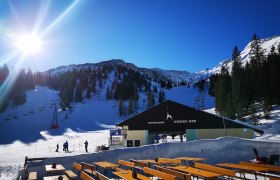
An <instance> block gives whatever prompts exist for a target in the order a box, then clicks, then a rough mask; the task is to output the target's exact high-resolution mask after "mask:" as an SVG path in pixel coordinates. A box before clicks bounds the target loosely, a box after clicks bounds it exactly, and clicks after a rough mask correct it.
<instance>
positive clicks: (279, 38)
mask: <svg viewBox="0 0 280 180" xmlns="http://www.w3.org/2000/svg"><path fill="white" fill-rule="evenodd" d="M279 44H280V35H275V36H271V37H268V38H263V39H260V45H261V47H262V48H263V49H264V55H268V53H269V51H270V49H271V47H272V46H275V47H277V46H278V45H279ZM250 45H251V41H250V42H249V43H248V44H247V45H246V46H245V48H244V49H243V50H242V51H241V52H240V56H241V62H242V65H243V66H245V64H246V63H247V62H250V55H249V53H250V50H251V48H250ZM232 63H233V60H232V59H231V58H227V59H224V60H222V61H220V62H219V63H218V64H217V65H216V66H215V67H213V68H212V69H205V70H201V71H198V72H189V71H182V70H165V69H160V68H143V67H138V66H136V65H134V64H133V63H129V62H125V61H124V60H122V59H111V60H106V61H100V62H97V63H84V64H70V65H66V66H59V67H56V68H52V69H49V70H47V71H45V73H47V74H50V75H56V74H59V73H63V72H67V71H73V70H79V69H81V68H83V69H84V68H92V69H95V68H98V67H99V66H104V65H113V66H118V65H121V66H125V67H127V68H129V69H132V70H134V71H138V72H140V73H141V74H144V75H146V76H147V77H148V78H150V79H154V80H158V81H161V80H167V81H172V82H173V83H182V82H184V83H190V84H195V83H196V82H198V81H199V80H201V79H207V78H209V77H210V76H211V75H213V74H218V73H220V71H221V68H222V67H223V66H224V67H226V68H227V69H228V70H229V72H230V71H231V68H232Z"/></svg>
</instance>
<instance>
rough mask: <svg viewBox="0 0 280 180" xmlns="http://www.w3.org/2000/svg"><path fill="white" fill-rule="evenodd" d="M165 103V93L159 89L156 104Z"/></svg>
mask: <svg viewBox="0 0 280 180" xmlns="http://www.w3.org/2000/svg"><path fill="white" fill-rule="evenodd" d="M164 101H165V92H164V91H163V90H162V89H161V90H160V91H159V93H158V103H160V104H161V103H163V102H164Z"/></svg>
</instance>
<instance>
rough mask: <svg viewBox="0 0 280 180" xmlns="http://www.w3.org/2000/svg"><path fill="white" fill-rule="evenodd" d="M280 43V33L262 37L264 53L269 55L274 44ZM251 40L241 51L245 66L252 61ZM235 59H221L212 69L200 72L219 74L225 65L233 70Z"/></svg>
mask: <svg viewBox="0 0 280 180" xmlns="http://www.w3.org/2000/svg"><path fill="white" fill-rule="evenodd" d="M278 44H280V35H278V36H273V37H271V38H266V39H261V40H260V45H261V47H262V48H263V49H264V55H268V53H269V52H270V49H271V47H272V46H274V47H275V48H276V47H277V46H278ZM250 45H251V42H249V43H248V44H247V46H246V47H245V48H244V49H243V50H242V51H241V52H240V56H241V62H242V65H243V66H245V65H246V63H247V62H250V56H249V52H250V50H251V47H250ZM232 65H233V61H232V60H230V58H229V59H226V60H223V61H221V62H220V63H219V64H218V65H217V66H215V67H214V68H212V69H208V70H203V71H200V72H199V73H198V74H201V75H205V76H207V75H208V76H209V75H211V74H218V73H220V72H221V68H222V67H223V66H225V67H226V68H227V69H228V70H229V71H231V69H232Z"/></svg>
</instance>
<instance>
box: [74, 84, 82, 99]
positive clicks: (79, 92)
mask: <svg viewBox="0 0 280 180" xmlns="http://www.w3.org/2000/svg"><path fill="white" fill-rule="evenodd" d="M75 100H76V101H77V102H82V100H83V90H82V87H81V85H80V84H79V85H78V86H77V87H76V92H75Z"/></svg>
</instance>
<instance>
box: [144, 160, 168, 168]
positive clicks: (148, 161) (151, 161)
mask: <svg viewBox="0 0 280 180" xmlns="http://www.w3.org/2000/svg"><path fill="white" fill-rule="evenodd" d="M139 161H142V162H146V163H148V164H149V167H151V164H154V165H158V166H162V165H164V166H166V165H167V164H170V163H172V162H169V161H159V162H156V161H155V160H153V159H145V160H139Z"/></svg>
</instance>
